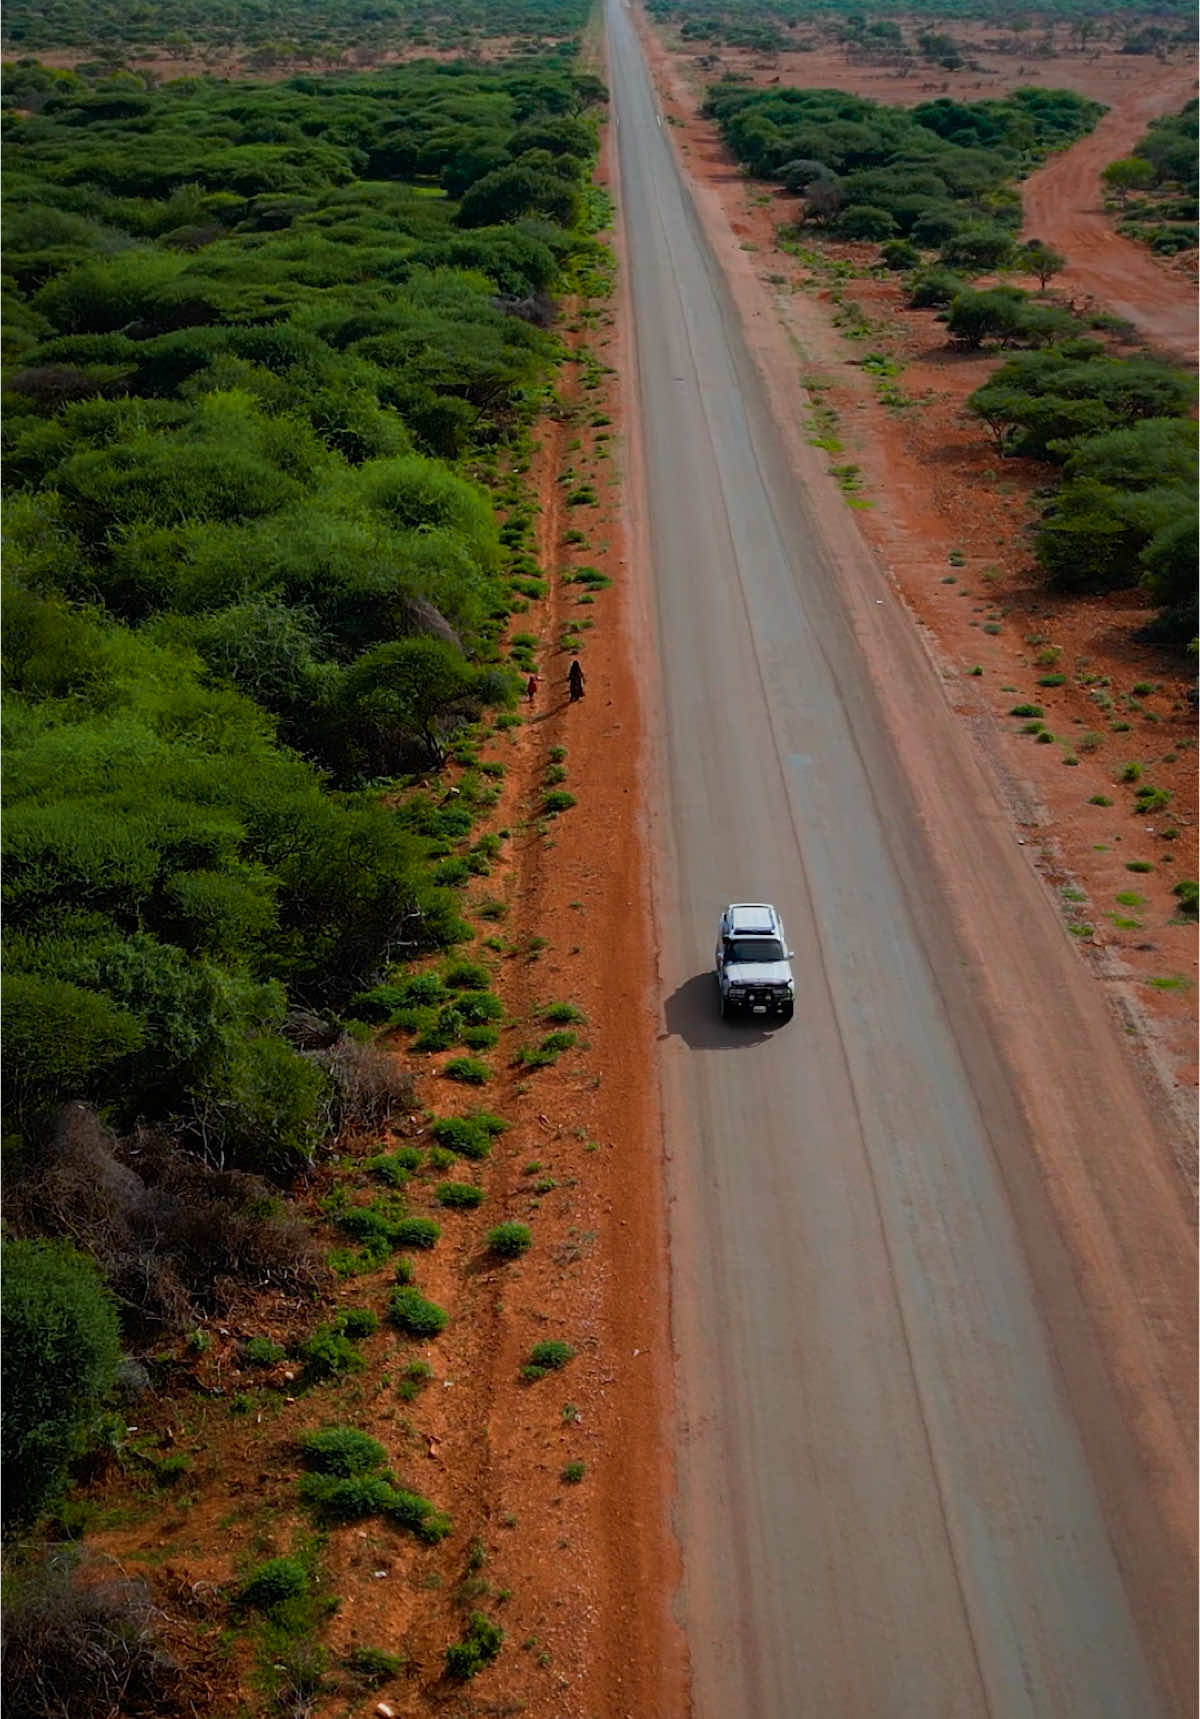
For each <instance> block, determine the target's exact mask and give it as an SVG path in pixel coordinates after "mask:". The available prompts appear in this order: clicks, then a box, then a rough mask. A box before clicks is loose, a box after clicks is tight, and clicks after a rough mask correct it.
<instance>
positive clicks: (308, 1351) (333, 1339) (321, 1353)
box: [300, 1325, 366, 1381]
mask: <svg viewBox="0 0 1200 1719" xmlns="http://www.w3.org/2000/svg"><path fill="white" fill-rule="evenodd" d="M300 1359H301V1360H302V1361H303V1362H304V1370H305V1372H306V1374H307V1375H308V1378H309V1380H310V1381H317V1380H320V1379H335V1378H337V1376H338V1374H339V1373H361V1372H362V1370H363V1368H364V1367H365V1366H366V1362H365V1360H364V1359H363V1357H362V1356H361V1355H360V1354H359V1352H358V1350H357V1349H356V1348H355V1347H354V1345H353V1343H352V1342H351V1341H350V1339H349V1338H348V1337H345V1336H343V1335H342V1333H341V1332H340V1331H335V1330H334V1329H333V1327H332V1326H330V1325H319V1326H318V1327H317V1329H316V1330H315V1331H314V1332H313V1334H312V1336H311V1337H310V1338H309V1339H308V1341H307V1342H306V1343H304V1344H303V1345H302V1346H301V1349H300Z"/></svg>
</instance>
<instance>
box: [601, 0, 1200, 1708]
mask: <svg viewBox="0 0 1200 1719" xmlns="http://www.w3.org/2000/svg"><path fill="white" fill-rule="evenodd" d="M609 17H610V32H611V34H610V40H611V44H612V66H613V88H614V96H615V104H616V114H617V125H618V143H619V147H620V155H621V166H622V194H623V213H624V220H625V224H626V231H627V235H628V241H629V253H630V274H631V288H632V313H633V316H634V320H635V324H636V329H637V336H638V340H637V350H638V363H639V372H640V375H639V381H640V405H641V417H642V432H643V441H644V450H645V478H646V501H647V508H646V520H645V524H646V530H647V538H648V545H649V550H650V560H649V563H648V564H649V566H650V567H652V570H653V571H652V581H653V587H652V588H653V598H654V604H655V608H656V614H657V630H658V643H659V654H660V689H659V690H660V696H661V704H662V713H661V719H660V720H661V725H662V731H663V735H664V739H663V746H662V756H661V758H660V761H659V771H660V774H659V780H660V783H661V784H662V795H663V799H664V804H665V810H664V815H663V817H662V819H661V821H660V824H659V828H658V832H657V833H658V840H659V845H660V848H661V850H662V852H661V856H660V870H659V880H658V903H659V913H660V925H661V936H662V944H663V950H662V956H661V961H662V972H661V984H662V989H663V993H664V997H665V1029H666V1032H665V1038H664V1043H663V1049H662V1062H663V1078H664V1096H665V1107H666V1132H667V1144H668V1151H669V1155H670V1166H669V1168H670V1181H669V1188H670V1193H671V1196H672V1200H673V1207H672V1249H673V1267H674V1302H673V1304H674V1309H675V1329H676V1343H677V1347H678V1350H679V1355H680V1387H681V1404H682V1409H683V1414H684V1418H685V1427H686V1434H685V1439H684V1447H683V1452H682V1471H681V1472H682V1478H681V1501H680V1521H681V1528H682V1535H683V1544H684V1552H685V1562H686V1582H685V1600H686V1617H687V1624H688V1629H689V1636H690V1641H691V1647H692V1653H693V1661H694V1668H695V1705H696V1711H697V1712H698V1713H699V1714H701V1715H705V1714H709V1713H712V1714H716V1713H718V1712H737V1713H742V1712H745V1713H754V1714H756V1715H763V1716H768V1715H773V1714H780V1715H782V1714H790V1713H793V1712H795V1711H797V1707H798V1704H799V1703H801V1702H802V1703H803V1705H804V1706H806V1707H807V1706H808V1705H810V1704H811V1707H812V1710H814V1711H820V1712H822V1713H827V1714H859V1713H861V1714H864V1715H867V1714H870V1715H872V1716H875V1715H886V1714H890V1713H895V1714H897V1715H900V1714H903V1715H908V1714H911V1713H913V1712H917V1711H919V1712H922V1713H931V1714H932V1713H946V1714H954V1715H955V1716H956V1719H957V1716H958V1715H963V1714H970V1713H975V1712H978V1713H994V1714H997V1715H1000V1714H1003V1715H1005V1719H1007V1716H1008V1715H1009V1714H1022V1713H1028V1714H1039V1715H1040V1714H1051V1713H1054V1714H1060V1713H1062V1714H1080V1715H1084V1714H1087V1715H1091V1714H1103V1713H1111V1714H1113V1715H1114V1716H1115V1715H1118V1714H1120V1715H1126V1714H1129V1713H1133V1712H1137V1713H1139V1714H1142V1713H1144V1714H1151V1713H1155V1712H1158V1711H1164V1712H1165V1711H1170V1710H1178V1711H1181V1712H1182V1711H1187V1710H1188V1708H1189V1705H1190V1699H1191V1689H1192V1678H1193V1670H1192V1667H1191V1663H1190V1662H1191V1654H1190V1648H1189V1645H1188V1641H1189V1637H1188V1634H1187V1626H1186V1624H1181V1622H1180V1618H1181V1615H1186V1612H1187V1605H1188V1592H1189V1585H1190V1576H1189V1570H1190V1563H1189V1557H1188V1540H1189V1534H1188V1530H1187V1527H1186V1523H1187V1520H1188V1518H1187V1516H1186V1496H1187V1493H1188V1485H1189V1483H1188V1479H1187V1476H1188V1451H1189V1449H1190V1448H1191V1438H1190V1418H1191V1406H1190V1405H1191V1397H1190V1394H1189V1389H1188V1384H1187V1373H1188V1365H1187V1359H1186V1358H1187V1355H1188V1353H1189V1338H1188V1330H1189V1323H1190V1321H1189V1314H1188V1308H1189V1307H1190V1281H1191V1277H1190V1273H1191V1271H1192V1270H1193V1269H1194V1249H1193V1247H1192V1240H1191V1235H1190V1230H1189V1227H1188V1220H1187V1217H1186V1214H1185V1205H1184V1202H1183V1200H1182V1199H1181V1197H1180V1191H1179V1187H1178V1184H1177V1181H1176V1179H1175V1177H1174V1172H1173V1166H1172V1164H1171V1161H1170V1153H1169V1151H1168V1150H1167V1148H1166V1145H1165V1143H1164V1139H1163V1134H1162V1130H1161V1128H1160V1127H1159V1126H1158V1125H1157V1124H1156V1120H1155V1118H1154V1117H1153V1116H1152V1115H1151V1114H1150V1113H1149V1112H1148V1110H1147V1107H1146V1102H1145V1099H1144V1097H1143V1095H1142V1093H1141V1091H1140V1090H1139V1088H1138V1086H1137V1083H1136V1081H1135V1080H1134V1078H1133V1076H1132V1072H1131V1070H1130V1067H1129V1065H1128V1063H1127V1061H1126V1059H1125V1056H1124V1053H1123V1051H1122V1050H1121V1048H1120V1043H1119V1039H1118V1038H1117V1035H1116V1034H1115V1032H1114V1030H1113V1025H1112V1022H1111V1020H1110V1019H1109V1018H1108V1016H1107V1013H1106V1010H1105V1006H1104V1004H1103V1001H1102V1000H1101V999H1099V998H1098V997H1096V996H1094V995H1093V993H1092V992H1091V990H1090V987H1089V985H1088V981H1087V977H1086V975H1085V974H1084V973H1083V971H1082V969H1081V968H1080V967H1079V965H1078V963H1077V961H1076V960H1075V957H1074V954H1073V952H1072V951H1071V950H1070V949H1069V948H1068V947H1067V946H1066V943H1065V939H1064V938H1063V935H1062V933H1061V931H1060V929H1059V928H1058V927H1057V925H1056V924H1055V923H1054V921H1053V919H1052V918H1051V916H1050V915H1049V913H1048V910H1047V903H1046V901H1045V900H1044V898H1043V897H1042V896H1041V894H1040V890H1039V886H1038V885H1037V882H1036V879H1034V878H1033V877H1032V875H1031V874H1030V872H1029V868H1028V866H1027V864H1026V863H1025V861H1024V860H1023V858H1022V857H1021V856H1020V854H1019V853H1018V852H1017V850H1016V849H1015V846H1014V845H1013V844H1012V842H1011V837H1010V835H1009V833H1008V829H1007V825H1006V820H1005V818H1004V816H1003V814H1002V811H1001V809H1000V808H999V806H998V804H997V802H996V800H995V798H994V796H993V793H992V791H991V789H990V787H989V785H988V783H987V782H986V781H984V780H983V778H982V777H981V775H980V772H979V769H978V766H977V764H976V762H975V761H974V759H973V758H972V756H971V754H970V749H969V746H968V745H967V743H966V742H965V741H964V739H963V737H962V736H961V735H959V734H958V733H957V732H956V731H955V727H954V724H953V721H952V719H951V716H950V713H949V710H948V707H947V706H946V704H945V700H944V698H943V696H942V694H941V692H940V689H939V688H938V685H937V682H936V679H935V677H934V676H933V673H932V670H931V667H930V664H929V663H928V661H927V660H926V659H925V657H924V655H923V653H922V651H921V648H920V646H919V643H918V642H917V640H916V639H915V636H914V635H913V634H912V632H911V629H910V628H909V627H908V625H907V623H906V620H905V617H904V615H903V612H902V611H901V610H899V608H898V607H897V606H896V605H894V603H892V601H891V600H890V598H889V596H888V595H887V587H886V586H885V585H883V584H882V582H881V581H879V579H878V574H877V572H876V571H875V569H874V568H873V566H872V565H871V563H870V560H869V557H866V556H864V553H863V550H862V545H861V543H860V542H858V541H857V539H856V537H855V536H854V534H853V532H852V529H851V528H850V527H849V525H848V522H847V520H846V517H845V515H844V514H838V513H836V512H834V513H833V514H830V513H829V512H828V511H824V512H822V511H819V509H818V503H817V502H816V501H815V500H814V499H813V497H812V496H810V495H808V494H807V493H806V492H805V491H804V490H802V489H800V488H798V486H797V483H796V473H797V471H800V472H803V471H804V469H805V468H804V456H803V454H802V453H799V455H798V448H797V444H799V446H800V447H801V448H802V446H803V444H802V441H801V440H800V438H799V437H791V438H788V437H781V435H780V430H779V427H778V425H777V424H776V422H775V421H774V420H773V418H772V416H771V411H770V405H774V406H775V407H776V408H777V410H778V411H779V412H780V414H781V416H782V419H783V422H784V423H785V424H787V423H788V422H789V419H788V405H789V403H788V401H787V398H786V393H785V390H784V386H782V385H783V384H784V382H785V376H786V369H787V366H786V364H784V365H781V364H780V363H779V356H780V354H779V351H778V348H777V347H772V346H771V342H770V338H769V336H768V335H767V334H766V331H765V329H764V327H763V325H762V324H754V325H753V331H752V335H751V342H750V349H749V350H748V349H747V346H746V345H745V343H744V337H743V333H742V329H741V327H740V326H739V321H738V315H737V309H736V308H735V305H734V303H733V302H732V301H731V299H730V297H729V295H728V290H727V287H726V284H725V282H724V280H723V279H722V276H721V270H720V268H719V267H718V265H717V263H716V261H715V259H714V257H713V254H712V252H711V251H710V250H709V248H708V245H707V242H706V239H705V235H704V232H703V230H702V226H701V219H699V218H698V217H697V213H696V210H695V208H694V207H693V205H692V202H691V200H690V198H689V197H688V195H687V193H686V191H685V189H684V187H683V185H682V184H681V182H680V180H679V177H678V173H677V170H676V167H675V164H674V160H673V157H672V155H671V153H670V150H669V147H668V145H667V142H666V137H665V134H664V131H663V129H662V128H661V125H660V123H659V120H658V118H657V115H656V113H655V110H654V101H653V96H652V93H651V90H650V87H649V84H648V81H647V79H646V75H645V71H644V67H643V65H642V62H641V57H640V54H639V52H638V49H637V45H636V42H635V39H634V37H633V34H632V29H631V26H630V24H629V21H628V18H627V16H626V14H625V13H624V11H623V10H622V9H621V8H620V6H619V5H618V4H616V3H615V0H614V4H613V5H611V6H610V12H609ZM710 215H711V210H710V209H707V210H703V211H702V216H703V220H704V222H705V224H706V225H707V223H708V220H709V217H710ZM735 254H736V251H735ZM722 259H723V261H726V262H728V261H729V258H728V257H727V256H726V254H725V253H724V252H722ZM735 284H736V283H735ZM749 302H750V300H749V297H746V298H745V299H742V300H741V307H742V309H743V310H746V309H747V308H748V306H749ZM752 353H753V354H754V356H755V357H758V358H759V359H760V361H765V362H766V363H767V364H769V365H770V367H771V368H770V380H771V382H773V383H776V384H780V385H781V386H780V387H779V388H778V390H777V392H776V393H775V394H774V396H772V397H771V399H770V403H768V394H769V393H770V390H769V389H768V390H767V391H764V387H763V382H762V378H761V376H760V374H759V371H758V370H757V369H756V368H755V364H754V361H753V357H752V355H751V354H752ZM794 416H795V407H794V402H793V403H792V416H791V425H792V427H793V428H794V427H795V426H794ZM810 464H811V461H810ZM843 604H844V605H845V606H844V607H843ZM968 879H969V880H970V884H969V885H967V884H966V883H965V880H968ZM747 889H749V890H751V891H752V892H753V893H758V892H759V891H761V892H762V893H763V894H771V895H773V896H775V898H776V899H777V900H778V902H779V904H780V905H781V906H782V907H783V909H784V912H785V915H786V916H787V918H788V920H789V925H790V930H791V936H792V941H793V943H794V944H795V946H796V948H797V950H798V951H799V958H798V965H799V970H800V973H801V979H802V984H801V997H800V1001H799V1004H798V1009H797V1018H796V1021H795V1022H794V1024H793V1026H792V1027H791V1028H790V1029H788V1030H787V1032H786V1033H784V1034H775V1035H769V1034H764V1033H761V1032H758V1031H756V1030H755V1029H754V1028H753V1027H751V1028H750V1029H749V1031H748V1032H745V1033H743V1034H741V1035H738V1034H737V1033H736V1031H733V1030H726V1029H724V1028H722V1027H721V1026H720V1025H719V1023H717V1022H716V1021H715V1020H714V1018H713V1017H714V1008H713V996H712V980H711V976H710V973H709V972H708V968H709V963H710V958H711V937H712V921H713V916H714V913H715V909H716V906H717V905H719V903H720V901H721V900H722V899H725V898H728V897H729V896H730V895H734V894H741V893H743V892H744V891H746V890H747ZM968 922H970V923H968ZM1026 928H1027V929H1026ZM985 951H986V960H987V966H986V967H985V965H984V957H985ZM1006 1065H1007V1066H1006ZM1014 1069H1016V1070H1018V1071H1019V1078H1018V1079H1015V1080H1014V1078H1013V1076H1012V1071H1013V1070H1014ZM1101 1092H1102V1096H1100V1094H1101ZM1093 1154H1094V1156H1095V1159H1096V1160H1097V1161H1099V1162H1101V1163H1103V1164H1104V1165H1105V1167H1111V1168H1112V1169H1113V1171H1114V1182H1113V1185H1112V1186H1111V1187H1104V1188H1102V1189H1099V1190H1098V1189H1096V1188H1094V1187H1093V1186H1092V1185H1091V1182H1090V1176H1091V1174H1092V1169H1093V1164H1092V1162H1091V1159H1092V1155H1093ZM1122 1161H1123V1162H1124V1164H1125V1169H1124V1170H1122V1168H1121V1165H1122ZM1130 1166H1135V1168H1133V1169H1131V1168H1130ZM1040 1169H1045V1171H1046V1172H1047V1174H1048V1175H1052V1176H1053V1177H1055V1178H1056V1179H1057V1180H1058V1181H1059V1182H1060V1183H1061V1184H1062V1186H1061V1187H1060V1189H1059V1190H1058V1194H1057V1197H1056V1200H1055V1201H1054V1202H1048V1200H1047V1198H1046V1185H1045V1184H1044V1183H1043V1182H1042V1181H1041V1179H1040V1176H1039V1170H1040ZM1126 1206H1130V1207H1131V1208H1132V1209H1131V1210H1130V1211H1126V1210H1125V1208H1126ZM1072 1226H1073V1228H1072ZM1069 1230H1070V1231H1071V1234H1070V1240H1071V1243H1072V1246H1071V1249H1070V1250H1068V1249H1067V1248H1065V1247H1064V1245H1063V1241H1064V1234H1065V1233H1066V1232H1067V1231H1069ZM1152 1235H1153V1236H1154V1237H1155V1238H1156V1242H1155V1243H1152V1244H1150V1247H1151V1252H1152V1253H1153V1252H1154V1249H1155V1247H1156V1248H1157V1257H1154V1258H1152V1259H1150V1260H1147V1259H1146V1258H1145V1257H1144V1254H1143V1250H1144V1249H1145V1248H1146V1247H1147V1244H1148V1241H1149V1237H1150V1236H1152ZM1077 1268H1078V1270H1079V1272H1080V1273H1081V1274H1082V1276H1083V1277H1084V1279H1085V1281H1086V1286H1087V1288H1088V1289H1089V1290H1092V1291H1094V1292H1095V1301H1094V1302H1093V1303H1092V1304H1089V1303H1088V1302H1085V1301H1084V1300H1083V1299H1082V1298H1081V1296H1080V1293H1079V1289H1078V1281H1077V1277H1076V1270H1077ZM1114 1303H1115V1305H1114ZM1106 1320H1107V1321H1108V1325H1109V1327H1110V1329H1108V1330H1107V1331H1105V1332H1103V1333H1102V1331H1101V1326H1102V1325H1104V1322H1105V1321H1106ZM1122 1322H1124V1325H1125V1327H1126V1329H1123V1330H1122V1331H1121V1332H1120V1333H1119V1337H1120V1340H1119V1341H1118V1340H1117V1337H1115V1336H1114V1335H1113V1329H1111V1328H1115V1327H1116V1326H1118V1325H1121V1324H1122ZM1102 1335H1103V1336H1107V1337H1111V1338H1112V1339H1113V1346H1112V1347H1111V1348H1109V1349H1107V1350H1105V1348H1104V1347H1103V1345H1102V1343H1101V1341H1100V1339H1101V1336H1102ZM1180 1356H1182V1357H1183V1361H1182V1365H1180V1364H1179V1361H1180ZM1173 1369H1174V1370H1173ZM1177 1483H1181V1485H1180V1487H1179V1489H1178V1490H1177V1489H1176V1488H1177ZM1180 1499H1183V1500H1184V1502H1183V1506H1182V1512H1181V1515H1180V1517H1179V1520H1178V1521H1177V1522H1176V1523H1175V1524H1174V1528H1173V1530H1172V1527H1171V1524H1170V1523H1169V1521H1168V1518H1169V1515H1170V1508H1171V1504H1172V1502H1175V1503H1178V1501H1179V1500H1180ZM1173 1603H1174V1604H1175V1609H1174V1610H1172V1609H1171V1608H1172V1605H1173ZM1156 1683H1157V1685H1158V1687H1157V1688H1156V1687H1155V1684H1156Z"/></svg>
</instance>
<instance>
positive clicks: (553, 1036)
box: [541, 1032, 577, 1056]
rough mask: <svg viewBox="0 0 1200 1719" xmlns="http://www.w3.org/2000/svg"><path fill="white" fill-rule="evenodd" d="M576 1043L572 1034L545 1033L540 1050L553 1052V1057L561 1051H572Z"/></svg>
mask: <svg viewBox="0 0 1200 1719" xmlns="http://www.w3.org/2000/svg"><path fill="white" fill-rule="evenodd" d="M576 1043H577V1038H576V1035H575V1034H574V1033H567V1032H558V1033H547V1034H546V1037H545V1038H544V1039H543V1040H542V1046H541V1048H542V1049H543V1050H544V1051H553V1052H554V1054H555V1056H558V1055H559V1054H560V1053H561V1052H562V1051H568V1050H572V1049H573V1048H574V1046H575V1044H576Z"/></svg>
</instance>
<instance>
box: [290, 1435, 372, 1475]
mask: <svg viewBox="0 0 1200 1719" xmlns="http://www.w3.org/2000/svg"><path fill="white" fill-rule="evenodd" d="M300 1455H301V1457H302V1459H303V1461H304V1464H305V1467H306V1468H311V1469H313V1470H314V1471H315V1472H316V1473H317V1474H336V1475H338V1476H340V1477H341V1478H343V1479H348V1478H349V1477H350V1476H351V1475H352V1474H367V1473H369V1472H370V1471H371V1470H372V1469H375V1468H378V1467H379V1466H380V1464H381V1463H382V1462H383V1460H384V1458H385V1457H386V1456H387V1452H386V1451H385V1450H384V1448H383V1446H382V1445H381V1444H380V1443H379V1441H378V1440H377V1439H373V1438H369V1437H368V1435H367V1434H366V1433H363V1432H359V1431H358V1430H357V1429H356V1428H354V1427H325V1428H324V1429H323V1430H322V1431H321V1432H313V1433H308V1434H306V1436H305V1437H304V1438H302V1439H301V1441H300Z"/></svg>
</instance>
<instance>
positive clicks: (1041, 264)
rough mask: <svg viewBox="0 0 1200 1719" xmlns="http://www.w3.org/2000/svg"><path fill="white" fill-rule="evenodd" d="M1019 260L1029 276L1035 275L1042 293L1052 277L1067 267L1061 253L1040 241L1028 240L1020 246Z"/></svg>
mask: <svg viewBox="0 0 1200 1719" xmlns="http://www.w3.org/2000/svg"><path fill="white" fill-rule="evenodd" d="M1021 258H1022V260H1023V262H1024V263H1025V266H1026V268H1027V269H1028V270H1029V272H1030V274H1031V275H1036V276H1037V279H1038V285H1039V287H1041V289H1042V291H1043V292H1045V290H1046V283H1047V281H1049V280H1050V279H1051V278H1052V276H1054V275H1058V274H1061V273H1062V271H1063V270H1064V269H1065V268H1066V266H1067V259H1066V257H1065V255H1064V254H1063V252H1062V251H1056V250H1055V249H1054V247H1053V245H1047V244H1046V243H1045V242H1044V240H1042V239H1030V240H1029V241H1028V243H1027V244H1024V245H1022V246H1021Z"/></svg>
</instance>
